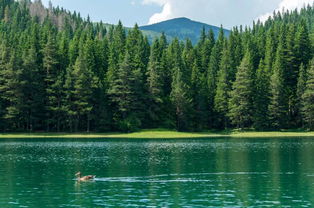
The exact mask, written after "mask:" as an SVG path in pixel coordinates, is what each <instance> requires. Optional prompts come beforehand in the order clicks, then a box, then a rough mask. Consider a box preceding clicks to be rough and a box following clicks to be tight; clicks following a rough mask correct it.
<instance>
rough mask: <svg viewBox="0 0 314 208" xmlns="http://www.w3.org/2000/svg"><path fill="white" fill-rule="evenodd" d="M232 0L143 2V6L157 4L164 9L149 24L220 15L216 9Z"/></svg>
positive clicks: (151, 0) (152, 17)
mask: <svg viewBox="0 0 314 208" xmlns="http://www.w3.org/2000/svg"><path fill="white" fill-rule="evenodd" d="M228 1H230V0H219V1H217V0H143V1H142V2H143V4H157V5H159V6H161V7H162V11H161V12H160V13H156V14H154V15H152V16H151V18H150V19H149V24H153V23H157V22H161V21H164V20H167V19H171V18H175V17H188V18H192V19H196V20H199V19H202V18H204V16H206V17H208V15H209V14H210V15H211V16H212V15H218V13H217V12H218V11H217V10H216V11H215V9H214V8H221V6H222V5H226V2H228ZM226 6H227V5H226Z"/></svg>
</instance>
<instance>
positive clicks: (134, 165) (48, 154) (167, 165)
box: [0, 138, 314, 208]
mask: <svg viewBox="0 0 314 208" xmlns="http://www.w3.org/2000/svg"><path fill="white" fill-rule="evenodd" d="M313 153H314V140H312V139H309V138H307V139H298V138H295V139H293V138H292V139H274V140H271V139H257V140H252V139H236V140H234V139H233V140H231V139H208V140H206V139H202V140H179V141H178V140H132V141H128V140H105V141H103V140H101V139H88V140H86V139H83V140H70V141H69V140H66V142H65V141H63V140H59V139H54V140H42V139H38V140H35V139H34V140H1V141H0V207H4V208H5V207H35V208H37V207H40V208H42V207H73V206H74V207H132V206H134V207H267V206H268V207H313V203H314V197H313V192H314V188H313V187H314V164H313V163H312V156H313ZM78 171H81V172H82V173H84V174H86V175H89V174H95V175H96V179H95V181H89V182H84V183H82V182H77V181H76V180H75V176H74V174H75V173H76V172H78Z"/></svg>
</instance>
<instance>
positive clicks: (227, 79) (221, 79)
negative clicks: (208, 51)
mask: <svg viewBox="0 0 314 208" xmlns="http://www.w3.org/2000/svg"><path fill="white" fill-rule="evenodd" d="M231 67H232V66H231V57H230V52H229V47H228V44H227V42H225V46H224V50H223V55H222V60H221V64H220V70H219V72H218V81H217V82H218V83H217V91H216V95H215V111H216V112H217V113H218V116H217V120H218V121H217V124H218V127H219V128H227V127H228V123H229V121H228V117H227V114H228V112H229V108H228V103H229V98H230V97H229V94H230V91H231V89H232V87H231V79H232V76H233V75H232V74H233V72H232V68H231Z"/></svg>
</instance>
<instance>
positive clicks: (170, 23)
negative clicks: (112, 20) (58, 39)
mask: <svg viewBox="0 0 314 208" xmlns="http://www.w3.org/2000/svg"><path fill="white" fill-rule="evenodd" d="M203 28H205V30H206V31H209V30H213V32H214V34H215V37H216V38H217V37H218V35H219V30H220V28H219V27H215V26H212V25H208V24H204V23H201V22H196V21H192V20H190V19H188V18H175V19H171V20H167V21H164V22H159V23H156V24H152V25H147V26H141V27H140V29H141V30H143V32H146V31H147V32H148V31H153V32H157V34H158V33H163V32H164V33H165V35H166V36H168V37H169V38H170V39H171V40H172V39H174V38H176V37H177V38H179V40H182V41H184V40H186V39H190V40H191V41H192V43H193V44H196V43H197V42H198V41H199V39H200V34H201V33H200V32H201V31H202V29H203ZM224 33H225V35H226V36H228V35H229V33H230V31H229V30H226V29H224Z"/></svg>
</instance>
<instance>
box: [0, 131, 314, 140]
mask: <svg viewBox="0 0 314 208" xmlns="http://www.w3.org/2000/svg"><path fill="white" fill-rule="evenodd" d="M214 137H230V138H239V137H241V138H280V137H314V132H304V131H286V132H284V131H283V132H256V131H236V130H232V131H221V132H200V133H187V132H177V131H171V130H158V129H157V130H143V131H140V132H135V133H103V134H100V133H99V134H98V133H90V134H88V133H80V134H68V133H30V134H27V133H23V134H19V133H12V134H0V138H129V139H132V138H134V139H141V138H145V139H162V138H169V139H176V138H178V139H180V138H182V139H184V138H214Z"/></svg>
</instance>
